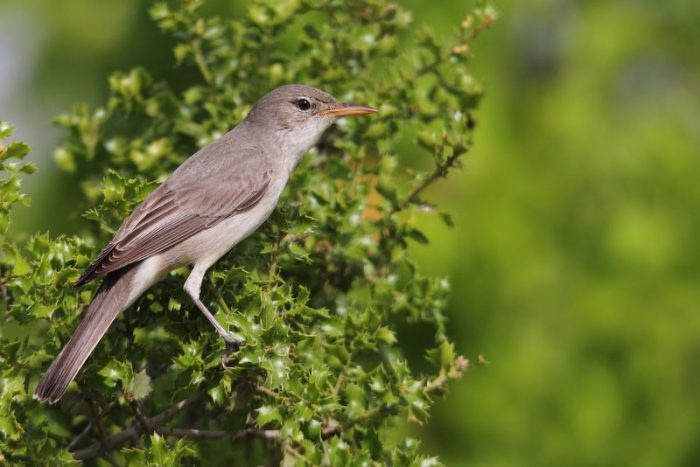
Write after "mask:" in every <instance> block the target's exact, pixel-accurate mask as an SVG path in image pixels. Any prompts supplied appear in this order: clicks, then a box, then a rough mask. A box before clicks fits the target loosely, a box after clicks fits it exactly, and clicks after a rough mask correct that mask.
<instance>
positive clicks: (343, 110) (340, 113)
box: [316, 104, 377, 117]
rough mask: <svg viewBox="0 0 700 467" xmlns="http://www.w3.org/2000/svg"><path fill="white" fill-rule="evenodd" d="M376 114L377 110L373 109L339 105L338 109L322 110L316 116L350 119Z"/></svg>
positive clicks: (353, 105)
mask: <svg viewBox="0 0 700 467" xmlns="http://www.w3.org/2000/svg"><path fill="white" fill-rule="evenodd" d="M375 113H377V109H375V108H372V107H367V106H364V105H355V104H339V105H338V107H333V108H331V109H325V110H321V111H320V112H318V113H317V114H316V115H320V116H323V117H326V116H328V117H349V116H353V115H369V114H375Z"/></svg>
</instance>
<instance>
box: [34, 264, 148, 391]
mask: <svg viewBox="0 0 700 467" xmlns="http://www.w3.org/2000/svg"><path fill="white" fill-rule="evenodd" d="M136 271H138V267H129V268H127V269H126V270H124V269H122V270H119V271H115V272H113V273H110V274H108V275H107V277H105V279H104V281H103V282H102V285H101V286H100V288H99V289H98V291H97V293H96V294H95V297H94V298H93V299H92V303H90V307H89V308H88V311H87V313H86V314H85V317H84V318H83V320H82V321H81V322H80V325H78V328H77V329H76V330H75V333H73V336H72V337H71V338H70V340H69V341H68V343H67V344H66V345H65V347H63V350H61V353H60V354H58V357H56V359H55V360H54V361H53V363H51V366H50V367H49V369H48V370H47V371H46V373H44V376H43V377H42V378H41V381H39V385H38V386H37V388H36V391H34V398H35V399H39V400H40V401H45V402H49V403H51V404H53V403H54V402H57V401H58V400H59V399H60V398H61V396H63V393H64V392H65V391H66V388H67V387H68V385H69V384H70V382H71V381H73V378H75V375H76V374H77V373H78V371H79V370H80V368H81V367H82V366H83V364H84V363H85V360H87V358H88V357H89V356H90V354H91V353H92V351H93V350H94V349H95V346H97V343H98V342H99V341H100V339H102V336H104V334H105V333H106V332H107V329H108V328H109V325H110V324H112V321H114V319H115V318H116V317H117V315H119V313H120V312H121V311H123V310H124V309H126V308H127V307H128V306H129V305H131V302H133V301H134V300H135V298H137V297H138V295H140V293H139V294H138V295H136V297H135V296H134V295H135V294H134V291H133V290H132V289H133V285H134V284H133V279H134V276H135V273H136Z"/></svg>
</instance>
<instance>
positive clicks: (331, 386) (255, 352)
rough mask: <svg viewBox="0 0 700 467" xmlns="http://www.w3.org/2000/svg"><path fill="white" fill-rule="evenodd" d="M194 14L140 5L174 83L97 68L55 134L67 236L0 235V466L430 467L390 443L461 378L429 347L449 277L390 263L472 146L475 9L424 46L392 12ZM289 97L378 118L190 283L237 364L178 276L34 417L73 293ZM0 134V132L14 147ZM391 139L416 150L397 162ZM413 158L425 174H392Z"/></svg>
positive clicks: (342, 7) (342, 5) (332, 150)
mask: <svg viewBox="0 0 700 467" xmlns="http://www.w3.org/2000/svg"><path fill="white" fill-rule="evenodd" d="M200 6H201V2H199V1H193V0H188V1H184V2H182V3H179V4H178V5H177V6H174V5H171V4H168V3H158V4H156V5H155V6H153V8H152V9H151V16H152V18H153V20H154V21H155V22H156V24H157V25H158V27H159V28H160V29H161V30H162V31H163V33H165V34H167V35H169V36H171V37H172V38H173V39H174V40H175V42H176V45H175V47H174V61H175V63H176V65H178V68H176V71H175V72H177V73H184V74H185V75H187V76H191V78H190V79H189V82H188V84H187V85H186V86H184V87H182V88H177V87H175V86H174V85H173V84H171V83H169V82H168V81H162V80H156V79H154V78H153V77H152V76H151V75H150V74H149V72H148V71H147V70H146V69H145V68H136V69H133V70H130V71H127V72H119V73H115V74H113V75H112V76H111V77H110V78H109V89H110V95H109V99H108V100H107V102H106V103H105V105H104V106H100V107H98V108H95V109H90V108H89V107H87V106H85V105H79V106H76V107H75V108H74V110H73V111H72V112H70V113H67V114H65V115H62V116H59V117H58V118H57V119H56V123H57V124H58V125H59V126H61V127H63V128H64V129H65V130H66V132H67V138H66V141H65V143H64V144H62V145H61V146H60V147H59V148H58V149H57V150H56V152H55V160H56V162H57V163H58V165H59V166H60V167H61V168H63V169H64V170H67V171H70V172H74V173H75V176H76V177H78V179H79V180H80V183H81V187H82V189H83V193H84V209H85V215H84V217H85V219H86V220H87V221H88V222H87V224H88V227H86V228H85V230H84V232H83V233H82V234H81V235H80V236H74V237H66V236H61V237H58V238H52V237H50V236H48V235H47V234H38V235H34V236H32V237H31V238H30V239H29V240H28V241H27V242H26V243H23V244H18V243H16V242H13V241H12V240H10V239H8V238H5V236H3V238H2V243H1V244H0V247H1V248H2V250H3V253H4V254H3V256H2V258H1V259H0V272H1V276H0V305H2V307H3V310H4V311H3V313H2V315H1V316H0V319H1V320H2V326H1V328H2V331H1V334H0V345H1V346H2V353H1V356H0V372H1V373H2V392H1V393H0V436H1V439H0V446H2V447H1V448H0V451H1V452H2V453H3V455H4V456H5V459H6V460H9V461H12V462H22V461H26V460H36V459H60V460H63V461H66V462H68V461H69V460H71V459H73V458H76V459H90V458H105V459H108V460H109V461H111V462H117V463H127V462H137V463H139V464H142V463H152V464H158V465H160V464H173V463H178V462H181V461H182V459H187V458H189V459H190V461H192V460H193V459H194V458H195V457H196V458H198V459H199V461H200V462H202V463H207V462H209V463H210V462H216V463H221V462H223V460H228V461H230V462H237V463H242V464H256V463H260V462H264V461H268V462H269V461H283V462H295V463H302V464H327V465H350V464H352V465H354V464H365V463H380V464H395V465H410V464H416V463H419V462H421V461H425V462H427V464H426V465H430V464H433V463H435V462H436V461H435V459H433V458H424V457H423V456H422V454H421V453H420V452H419V450H418V444H419V443H418V442H417V441H416V440H414V439H411V438H406V439H403V438H402V437H401V436H398V435H396V430H395V429H394V427H395V425H396V421H397V420H400V419H406V420H409V421H413V422H417V423H423V422H425V421H426V420H427V418H428V411H429V408H430V406H431V405H432V404H433V399H434V397H435V396H436V395H439V394H440V393H442V392H443V391H444V390H445V389H446V387H447V384H448V383H449V381H450V380H452V379H455V378H458V377H460V376H461V375H462V373H463V372H464V371H465V370H466V369H467V367H468V361H466V360H465V359H464V358H463V357H459V356H457V355H456V354H455V353H454V347H453V345H452V343H451V342H450V341H449V339H448V336H447V329H446V324H445V316H444V314H443V311H444V309H445V307H446V304H447V300H448V299H449V297H448V294H449V282H448V280H447V279H445V278H439V277H430V276H426V275H424V274H422V273H421V272H420V271H419V270H418V268H417V267H416V265H415V264H414V262H413V261H412V260H411V258H410V255H409V252H408V247H409V244H410V242H411V241H418V242H422V243H425V242H427V241H428V239H427V237H426V236H425V235H424V234H423V233H422V232H420V231H419V230H418V229H416V227H415V211H416V208H417V207H419V208H421V209H422V210H428V211H433V208H432V206H430V205H429V204H427V203H424V202H423V201H422V200H421V194H422V191H423V189H425V188H426V187H427V186H428V185H430V184H432V183H433V182H434V181H436V180H437V179H438V178H440V177H444V176H446V175H447V173H448V171H449V170H450V169H451V168H453V167H456V166H457V165H458V162H459V159H460V158H461V157H462V156H464V154H466V153H467V151H468V149H469V147H470V145H471V138H472V132H473V129H474V124H475V120H476V117H475V111H476V107H477V104H478V101H479V99H480V97H481V95H482V88H481V86H480V84H479V83H478V82H477V81H476V80H475V79H474V78H473V76H472V75H471V73H470V72H469V69H468V64H469V61H470V58H471V54H470V48H469V44H470V41H471V40H472V39H473V38H474V37H475V36H476V35H477V33H478V32H480V31H481V30H482V29H484V28H485V27H487V26H488V25H489V24H490V22H491V21H493V19H494V17H495V15H494V13H493V11H492V10H491V9H490V8H489V7H488V6H482V7H480V8H479V9H477V10H476V11H475V12H474V13H472V14H469V15H467V16H466V17H465V19H464V20H463V21H462V23H461V25H459V27H458V30H457V34H456V37H455V39H454V41H453V42H451V43H442V42H441V41H439V40H438V39H436V37H435V35H434V34H433V33H431V32H430V31H422V32H420V33H418V34H417V36H416V34H414V33H413V31H412V30H411V29H410V28H409V24H410V21H411V15H410V13H409V12H407V11H405V10H404V9H402V8H400V7H398V6H397V5H395V4H393V3H387V2H384V1H382V0H358V1H352V2H344V1H338V0H296V1H295V0H291V1H284V2H277V3H275V4H274V6H273V5H271V4H269V3H266V2H261V1H258V2H254V3H252V4H251V5H250V7H249V9H248V13H247V16H245V17H242V18H236V19H224V18H220V17H207V16H205V15H203V14H202V13H201V10H200ZM188 74H189V75H188ZM289 82H303V83H308V84H312V85H316V86H318V87H320V88H322V89H326V90H328V91H330V92H332V93H333V94H334V95H335V96H336V97H338V98H340V99H343V100H348V101H357V102H362V103H368V104H371V105H375V106H377V107H379V110H380V112H379V114H378V115H377V116H376V118H371V119H365V120H353V121H350V120H348V121H344V122H342V123H341V124H339V125H337V126H335V127H334V128H333V129H332V130H330V131H329V132H328V133H327V134H326V135H325V136H324V138H323V140H322V141H321V143H320V144H319V145H318V147H317V149H315V150H313V151H312V154H311V155H309V156H308V157H306V158H305V160H304V161H303V162H302V164H301V166H300V167H299V168H298V169H297V171H296V172H295V175H294V176H293V179H292V181H291V183H290V186H289V188H288V189H287V191H286V192H285V194H284V195H283V198H282V199H281V201H280V204H279V206H278V208H277V209H276V211H275V213H274V214H273V216H272V217H271V219H270V221H269V222H268V223H266V224H265V226H264V227H263V228H261V229H260V230H259V231H258V232H256V233H255V234H253V235H252V236H251V237H250V238H249V239H247V240H246V241H245V242H243V243H241V244H240V245H238V246H237V247H236V248H234V250H233V251H232V252H231V253H229V254H228V255H227V256H225V257H224V258H223V259H222V260H220V261H219V262H218V263H217V265H216V266H215V267H214V268H212V270H211V271H210V273H209V274H208V277H207V280H206V281H205V284H204V287H203V300H204V302H205V303H207V305H208V306H209V307H210V309H212V310H213V311H215V313H216V317H217V319H218V320H219V321H220V322H221V323H223V324H224V326H226V327H228V328H230V329H232V330H235V332H236V333H238V334H239V336H240V337H242V338H243V339H244V340H245V342H246V343H245V345H244V346H243V347H242V348H241V349H240V350H239V351H238V353H237V354H236V355H235V359H234V360H233V361H230V362H229V363H228V365H227V366H226V367H225V368H222V366H221V364H220V358H221V356H222V354H223V352H224V350H225V349H224V345H223V342H222V341H221V340H220V339H219V337H218V335H216V333H214V332H213V331H212V330H211V329H210V327H209V324H208V323H207V322H206V321H205V320H204V319H202V317H201V316H200V314H199V312H198V311H197V310H196V308H195V307H194V306H193V304H192V303H191V302H190V301H189V299H188V298H187V296H186V295H185V294H184V292H183V291H182V290H181V287H182V284H183V281H184V277H185V276H186V274H187V271H185V270H177V271H174V272H173V273H171V274H170V275H169V276H168V277H167V278H166V279H165V280H163V281H162V282H161V283H159V284H158V285H156V286H154V287H153V288H152V289H151V290H150V291H148V292H147V293H146V294H145V295H144V296H143V297H142V298H141V299H140V300H139V301H138V302H137V303H136V304H135V305H134V306H133V307H132V308H131V309H129V310H127V311H126V312H125V314H124V316H123V317H121V318H120V319H119V320H118V321H117V322H116V323H115V324H114V325H113V326H112V328H111V330H110V332H109V333H108V334H107V336H106V337H105V338H104V339H103V342H102V343H101V344H100V345H99V346H98V348H97V350H96V351H95V353H94V354H93V355H92V356H91V358H90V359H89V360H88V362H87V364H86V366H85V367H84V369H83V370H82V371H81V373H80V374H79V376H78V380H77V382H76V383H75V384H74V385H72V386H71V388H70V389H69V392H68V393H67V395H66V396H65V397H64V398H63V399H62V401H61V403H60V404H59V405H58V406H57V407H56V408H49V407H47V406H44V405H40V404H39V403H37V402H35V401H32V399H31V392H32V390H33V388H34V386H35V385H36V382H37V380H38V378H39V376H40V375H41V372H42V371H43V370H44V369H45V368H46V366H47V364H48V362H49V361H50V360H51V359H52V358H53V357H54V356H55V355H57V353H58V352H59V350H60V348H61V346H62V345H63V344H64V343H65V342H66V341H67V339H68V338H69V337H70V335H71V332H72V330H73V329H74V328H75V326H76V325H77V323H78V321H79V320H80V315H81V312H83V311H84V310H85V309H86V307H87V305H88V304H89V301H90V298H91V293H92V290H91V289H89V288H88V289H75V288H73V287H71V283H72V282H73V281H75V280H76V279H77V278H78V276H79V274H80V272H81V270H82V269H83V268H85V267H86V266H87V265H88V264H89V261H90V259H91V258H92V257H93V256H94V255H95V253H96V252H97V251H98V249H99V248H100V247H101V246H102V245H103V244H104V243H105V242H106V241H108V240H109V238H110V236H111V235H112V234H113V233H114V231H115V229H117V228H118V227H119V225H120V222H121V220H122V219H123V218H124V217H125V216H126V215H128V213H129V212H130V211H131V210H132V209H133V208H134V207H135V206H136V205H137V204H138V203H139V202H140V201H141V200H143V199H144V197H145V196H147V195H148V193H150V191H151V190H153V189H154V188H155V187H156V186H157V185H158V183H159V182H161V181H163V180H164V179H165V178H166V177H167V175H168V174H169V173H170V172H171V171H172V170H173V169H174V168H175V167H177V165H178V164H179V163H181V162H182V161H183V160H184V159H185V158H186V157H187V156H188V155H189V154H192V153H193V152H195V151H196V150H197V149H198V148H201V147H202V146H204V145H206V144H207V143H209V142H211V141H213V140H215V139H216V138H218V137H219V136H221V135H222V134H223V133H224V132H225V131H227V130H228V129H230V128H231V127H233V126H234V125H235V124H236V122H238V121H240V120H241V119H242V118H243V117H244V116H245V114H246V112H247V111H248V110H249V109H250V105H251V103H252V102H254V101H255V99H256V98H258V97H260V95H261V94H263V93H264V92H266V91H267V90H270V89H272V88H274V87H275V86H278V85H281V84H285V83H289ZM417 129H420V131H417ZM0 130H1V131H2V133H1V134H0V136H1V137H2V139H6V138H7V137H8V136H9V133H10V131H11V129H10V127H8V126H7V125H6V124H3V126H1V127H0ZM410 134H417V137H416V142H417V143H418V144H419V146H415V145H413V141H411V139H410V138H409V143H408V145H407V143H406V138H407V136H406V135H410ZM407 147H408V148H410V149H409V150H408V152H409V154H406V152H407V149H406V148H407ZM419 147H422V148H423V149H419ZM414 151H416V152H417V153H418V154H420V155H424V153H427V154H428V155H430V156H432V157H433V160H434V168H433V169H432V170H430V171H427V172H423V171H412V170H409V169H406V168H405V167H403V165H404V162H405V161H406V160H407V156H411V155H412V154H410V152H414ZM27 152H28V148H27V147H26V146H25V145H23V143H10V145H9V146H7V147H5V146H3V148H2V150H0V162H1V163H2V166H1V167H0V169H1V170H2V173H3V179H2V182H1V184H0V193H2V197H1V198H0V199H1V200H2V201H1V202H0V227H2V232H3V233H4V232H5V231H6V229H7V225H8V223H9V211H10V209H11V207H12V205H13V204H16V203H22V202H25V200H26V198H25V197H24V195H23V194H22V193H21V190H20V186H19V175H20V173H22V172H24V173H31V172H32V171H33V166H32V165H29V164H23V163H21V159H22V158H23V157H24V156H25V155H26V153H27ZM440 218H442V219H443V220H445V221H447V222H449V216H448V215H447V214H444V213H443V214H441V215H440V216H438V217H436V219H440ZM93 288H94V286H93ZM412 326H423V327H429V328H431V329H432V330H433V335H434V339H433V342H432V343H430V345H429V346H428V348H416V346H417V344H416V343H415V342H412V341H411V339H410V332H407V331H406V330H407V329H408V330H410V329H411V327H412ZM416 354H418V355H421V357H420V358H419V361H417V362H413V361H410V358H409V357H408V355H416ZM392 433H393V435H392ZM397 438H399V439H398V440H397ZM392 440H393V441H392ZM190 461H188V462H190Z"/></svg>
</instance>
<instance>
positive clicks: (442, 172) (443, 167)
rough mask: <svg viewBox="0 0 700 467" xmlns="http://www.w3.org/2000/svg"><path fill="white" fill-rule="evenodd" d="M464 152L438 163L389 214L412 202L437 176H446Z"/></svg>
mask: <svg viewBox="0 0 700 467" xmlns="http://www.w3.org/2000/svg"><path fill="white" fill-rule="evenodd" d="M463 155H464V153H463V152H461V153H455V154H452V155H451V156H450V157H448V158H447V159H445V161H444V162H443V163H442V164H438V165H437V166H436V167H435V170H434V171H433V173H431V174H430V175H429V176H428V177H426V178H425V179H424V180H423V181H422V182H421V183H420V184H418V186H417V187H415V188H414V189H413V191H411V192H410V193H409V194H408V196H406V197H405V198H403V199H402V200H401V201H399V202H398V203H396V204H395V205H394V207H393V209H392V210H391V214H394V213H397V212H399V211H401V210H403V209H405V208H406V207H407V206H408V205H409V204H411V203H412V202H415V201H416V199H417V198H418V195H419V194H421V192H422V191H423V190H425V189H426V188H428V187H429V186H430V185H432V184H433V183H434V182H435V181H436V180H437V179H438V178H445V177H447V173H448V172H449V170H450V169H451V168H453V167H454V166H455V165H456V164H457V161H458V160H459V158H460V157H461V156H463Z"/></svg>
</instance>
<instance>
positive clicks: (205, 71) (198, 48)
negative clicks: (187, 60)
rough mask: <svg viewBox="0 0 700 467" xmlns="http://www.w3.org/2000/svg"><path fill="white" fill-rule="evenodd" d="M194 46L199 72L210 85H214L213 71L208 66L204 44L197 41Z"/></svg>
mask: <svg viewBox="0 0 700 467" xmlns="http://www.w3.org/2000/svg"><path fill="white" fill-rule="evenodd" d="M192 46H193V49H194V61H195V63H196V64H197V68H199V72H200V73H202V77H203V78H204V81H206V82H207V84H210V85H212V84H214V78H213V77H212V74H211V70H210V69H209V66H208V65H207V61H206V59H205V58H204V53H203V52H202V43H201V42H200V41H199V40H196V41H194V42H193V43H192Z"/></svg>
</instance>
